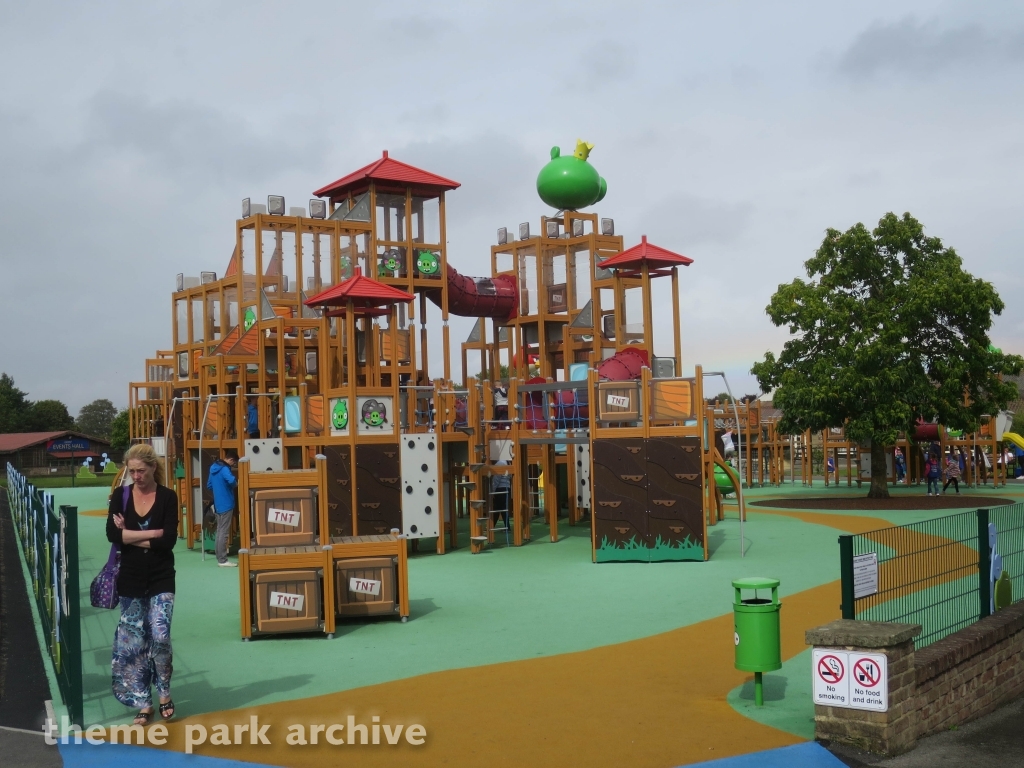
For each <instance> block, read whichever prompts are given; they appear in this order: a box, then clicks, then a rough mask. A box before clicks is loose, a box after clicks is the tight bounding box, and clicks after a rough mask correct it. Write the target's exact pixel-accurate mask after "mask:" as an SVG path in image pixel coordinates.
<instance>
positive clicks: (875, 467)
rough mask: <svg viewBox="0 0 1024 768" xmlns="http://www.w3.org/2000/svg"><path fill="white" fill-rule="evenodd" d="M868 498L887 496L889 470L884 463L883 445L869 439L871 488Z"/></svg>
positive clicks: (885, 497) (884, 497) (886, 497)
mask: <svg viewBox="0 0 1024 768" xmlns="http://www.w3.org/2000/svg"><path fill="white" fill-rule="evenodd" d="M868 498H869V499H888V498H889V472H888V469H887V467H886V465H885V446H884V445H882V443H880V442H879V441H877V440H872V441H871V490H870V491H868Z"/></svg>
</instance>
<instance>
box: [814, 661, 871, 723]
mask: <svg viewBox="0 0 1024 768" xmlns="http://www.w3.org/2000/svg"><path fill="white" fill-rule="evenodd" d="M811 659H812V661H811V675H812V677H813V680H814V703H815V704H823V705H825V706H829V707H848V708H850V709H869V710H874V711H876V712H885V711H886V710H887V709H888V708H889V682H888V678H887V666H886V662H887V659H886V657H885V654H882V653H861V652H859V651H840V650H832V649H829V648H815V649H814V651H813V653H812V655H811Z"/></svg>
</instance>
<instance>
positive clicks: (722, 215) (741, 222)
mask: <svg viewBox="0 0 1024 768" xmlns="http://www.w3.org/2000/svg"><path fill="white" fill-rule="evenodd" d="M753 213H754V206H753V204H752V203H750V202H748V201H745V200H744V201H738V202H730V201H724V200H713V199H708V198H704V197H697V196H696V195H690V194H685V193H679V194H676V195H672V196H670V197H667V198H664V199H662V200H661V201H659V202H657V203H655V204H654V205H652V206H651V208H650V210H649V212H648V213H647V214H646V215H644V216H643V217H642V218H641V219H640V223H641V230H640V231H641V233H642V234H647V235H648V236H649V237H650V238H651V239H652V240H655V241H656V242H658V244H659V245H664V246H665V247H667V248H671V247H673V245H672V242H671V240H678V241H681V242H685V243H686V246H687V247H688V248H689V247H692V246H694V245H699V244H705V243H716V244H720V245H721V244H726V243H733V242H735V241H736V240H737V239H738V238H739V237H740V236H741V235H742V234H743V233H744V231H745V230H746V229H747V228H748V226H749V224H750V220H751V216H752V215H753ZM684 252H685V251H684Z"/></svg>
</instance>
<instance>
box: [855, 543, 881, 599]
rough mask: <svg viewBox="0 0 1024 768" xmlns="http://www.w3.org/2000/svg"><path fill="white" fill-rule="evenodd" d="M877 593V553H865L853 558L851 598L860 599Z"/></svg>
mask: <svg viewBox="0 0 1024 768" xmlns="http://www.w3.org/2000/svg"><path fill="white" fill-rule="evenodd" d="M877 592H878V553H877V552H866V553H865V554H863V555H854V557H853V597H854V599H855V600H860V599H861V598H862V597H867V596H868V595H873V594H875V593H877Z"/></svg>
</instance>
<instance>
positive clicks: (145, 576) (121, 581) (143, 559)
mask: <svg viewBox="0 0 1024 768" xmlns="http://www.w3.org/2000/svg"><path fill="white" fill-rule="evenodd" d="M131 487H134V486H131ZM131 487H130V488H131ZM123 494H124V491H122V490H121V489H120V488H118V489H116V490H115V491H114V493H113V494H111V496H110V508H109V510H108V511H107V540H108V541H110V542H111V543H112V544H117V545H118V546H119V547H120V548H121V572H120V574H119V575H118V577H117V591H118V593H119V594H120V595H121V597H153V596H154V595H159V594H162V593H164V592H172V593H173V592H174V553H173V552H172V551H171V550H172V549H174V545H175V544H176V543H177V542H178V494H176V493H175V492H174V491H172V490H171V489H170V488H166V487H164V486H162V485H158V486H157V487H156V500H155V501H154V502H153V508H152V509H151V510H150V511H149V514H148V515H146V517H145V518H139V516H138V515H137V514H136V513H135V499H134V496H133V494H132V492H131V490H129V492H128V508H127V509H124V510H122V509H121V499H122V497H123ZM121 514H123V515H124V529H125V530H126V531H141V530H143V528H142V525H141V524H140V523H141V522H142V521H143V520H148V521H149V525H148V527H147V528H146V529H145V530H150V531H153V530H156V529H158V528H159V529H160V530H162V531H163V535H162V536H160V538H157V539H151V540H150V542H149V546H150V548H149V549H145V548H143V547H137V546H135V545H133V544H124V543H123V542H122V540H121V539H122V536H121V534H122V531H121V529H120V528H118V527H117V526H116V525H114V515H121Z"/></svg>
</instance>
